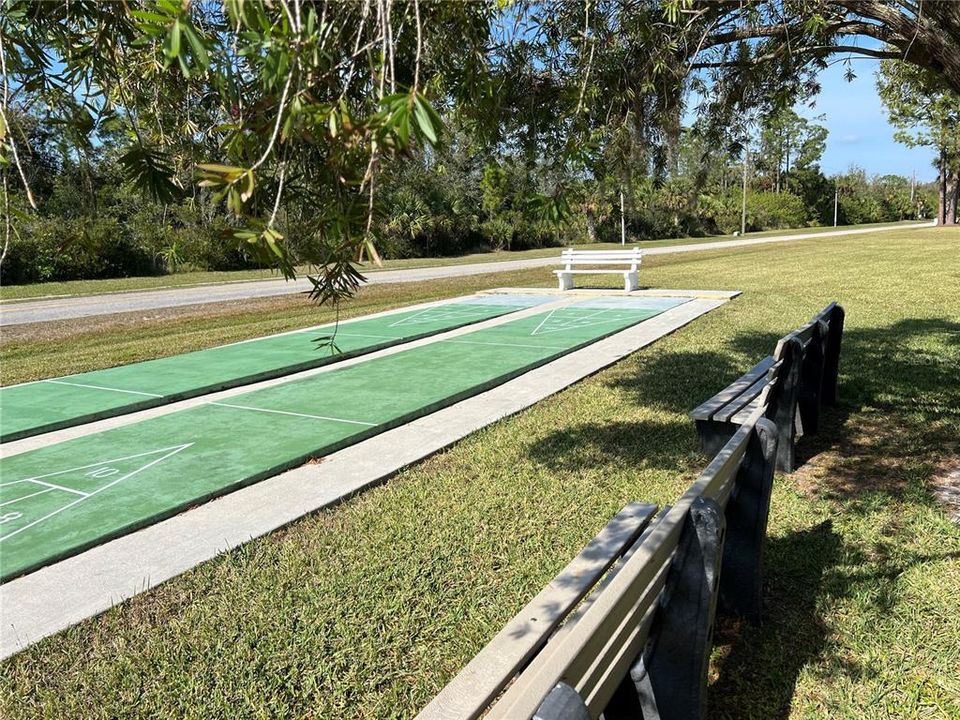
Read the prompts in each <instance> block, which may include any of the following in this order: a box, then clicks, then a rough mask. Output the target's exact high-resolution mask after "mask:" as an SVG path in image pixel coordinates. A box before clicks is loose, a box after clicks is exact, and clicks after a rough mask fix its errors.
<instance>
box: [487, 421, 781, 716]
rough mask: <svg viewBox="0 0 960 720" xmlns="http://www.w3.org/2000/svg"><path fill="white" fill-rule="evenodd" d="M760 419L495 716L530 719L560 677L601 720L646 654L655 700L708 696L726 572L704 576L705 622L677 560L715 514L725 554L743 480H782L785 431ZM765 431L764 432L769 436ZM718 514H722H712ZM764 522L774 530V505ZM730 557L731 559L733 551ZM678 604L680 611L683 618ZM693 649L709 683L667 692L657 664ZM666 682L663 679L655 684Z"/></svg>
mask: <svg viewBox="0 0 960 720" xmlns="http://www.w3.org/2000/svg"><path fill="white" fill-rule="evenodd" d="M759 414H760V412H759V411H758V416H759ZM756 422H757V425H755V424H754V423H749V424H746V425H744V426H742V427H741V429H740V430H739V431H738V432H737V433H736V434H735V435H734V436H733V437H732V438H731V439H730V441H729V442H728V443H727V445H726V446H725V447H724V448H723V450H722V451H721V452H720V453H719V454H718V455H717V456H716V457H715V458H714V459H713V461H712V462H711V463H710V464H709V465H708V466H707V468H706V469H705V470H704V471H703V473H702V474H701V475H700V477H699V478H698V479H697V481H696V482H694V483H693V484H692V485H691V486H690V488H689V489H688V490H687V491H686V492H685V493H684V494H683V495H682V496H681V497H680V499H679V500H678V501H677V503H676V504H675V505H673V506H672V507H669V508H665V509H664V511H663V512H661V514H660V515H659V516H658V517H657V519H656V520H655V521H654V522H653V523H651V524H650V526H649V527H647V528H646V529H645V530H644V532H643V533H642V534H641V535H640V537H639V538H638V540H637V541H636V543H635V544H634V545H633V547H632V548H630V550H629V551H628V552H627V553H626V555H625V556H624V558H623V560H621V561H620V562H619V563H618V564H617V565H616V566H615V567H614V570H613V572H611V574H610V575H608V576H607V578H605V579H604V581H603V582H602V583H601V584H600V585H599V586H598V588H597V590H596V591H595V592H594V593H593V594H591V595H590V596H589V597H587V599H586V600H585V601H584V602H583V604H582V605H581V606H580V607H579V608H578V609H577V611H576V612H575V613H573V614H572V615H571V617H570V618H569V619H568V620H567V622H566V623H565V624H564V625H563V626H562V627H561V628H560V629H559V630H558V631H557V632H556V633H555V634H554V636H553V637H552V638H551V639H550V641H549V642H548V643H547V644H546V645H545V647H544V648H543V649H542V650H541V651H540V653H538V654H537V655H536V656H535V657H534V658H533V659H532V660H531V661H530V663H529V665H528V666H527V667H526V668H525V669H524V670H523V672H522V673H520V674H519V675H518V676H517V678H516V679H515V680H514V682H513V684H511V685H510V686H509V687H508V688H507V690H506V692H505V693H504V694H503V695H502V696H501V697H500V699H499V700H498V701H497V702H496V704H494V706H493V707H492V708H491V709H490V712H489V714H488V715H487V717H488V718H491V719H493V718H504V719H506V718H509V719H510V720H514V719H516V720H521V719H523V718H530V717H532V716H533V715H534V713H536V712H537V709H538V707H539V706H540V705H541V703H542V702H543V701H544V699H545V698H546V697H547V695H548V694H549V693H550V692H551V691H552V690H553V689H554V688H555V687H556V686H557V684H558V683H563V684H565V685H568V686H569V687H571V688H573V689H574V690H576V692H577V694H578V695H579V696H580V697H581V698H582V699H583V702H584V704H585V706H586V710H587V714H588V715H589V717H592V718H597V717H599V716H600V714H601V713H602V712H603V711H604V709H605V708H606V707H607V704H608V703H609V702H610V700H611V698H612V697H613V696H614V693H615V692H616V691H617V689H618V687H619V686H620V685H621V683H622V682H624V679H625V678H627V677H628V675H629V673H630V670H631V668H632V667H634V666H635V664H636V662H637V658H638V655H640V657H641V662H642V663H644V664H645V666H646V668H647V670H648V671H649V675H650V676H651V677H650V679H651V680H652V681H653V685H654V687H651V691H650V698H649V699H650V700H651V701H654V702H656V700H654V698H659V700H660V701H661V702H663V701H666V702H669V703H671V707H674V708H675V709H676V703H695V704H696V703H702V702H703V697H704V693H705V688H706V670H707V663H708V661H709V652H710V649H709V648H710V628H712V625H713V613H714V609H715V601H716V597H717V592H716V591H717V590H718V589H719V585H720V584H721V583H720V582H719V579H718V578H717V576H716V575H714V576H713V577H707V578H704V582H703V583H702V584H703V586H704V588H706V589H707V593H708V596H712V597H702V598H700V603H699V606H698V607H697V608H695V609H694V611H695V612H694V614H695V615H698V617H697V622H692V621H691V618H690V609H691V608H689V607H684V608H676V607H674V608H673V610H671V609H670V605H671V603H674V602H676V598H678V597H682V596H685V597H688V598H689V592H678V591H677V588H678V587H679V586H683V585H684V583H686V582H687V580H688V579H685V578H683V577H681V576H682V575H683V573H684V572H686V571H685V570H680V571H678V569H677V565H678V563H679V562H682V560H683V558H684V557H685V556H686V555H688V554H689V553H688V552H687V551H686V550H685V546H686V545H688V544H689V542H690V536H691V535H693V534H697V535H699V534H701V530H702V528H703V526H704V522H702V519H703V518H704V517H707V518H708V520H707V522H706V523H705V524H706V526H707V527H708V528H712V530H710V531H709V532H708V533H707V534H708V535H710V534H712V536H713V540H714V544H713V550H714V552H716V553H720V552H723V550H722V547H723V536H724V529H723V528H724V524H725V521H724V510H725V508H727V507H728V505H729V504H730V501H731V498H732V497H734V496H735V495H736V493H737V487H738V483H740V482H741V480H743V479H744V478H745V477H746V476H747V475H750V474H753V475H757V474H758V473H760V474H764V475H765V476H767V477H768V481H767V484H768V485H769V484H771V483H772V478H773V445H775V434H774V431H773V428H772V426H771V424H770V423H769V421H767V420H764V419H762V418H759V417H758V418H757V420H756ZM760 435H762V436H763V437H762V438H760V437H759V436H760ZM758 438H759V439H758ZM758 443H759V445H758ZM757 447H761V448H765V450H762V452H765V456H764V457H760V458H758V457H756V456H755V455H756V448H757ZM767 502H769V500H767ZM711 515H712V518H713V519H712V521H710V519H709V516H711ZM762 520H763V522H762V524H763V530H764V531H765V528H766V514H765V513H764V515H763V518H762ZM699 539H700V540H702V539H703V538H699ZM694 544H697V542H696V541H695V543H694ZM708 544H709V543H708ZM702 550H703V548H700V547H698V548H697V549H696V552H695V553H694V554H695V555H699V554H700V553H701V552H702ZM698 563H699V565H700V566H701V567H703V566H704V565H710V563H705V562H703V559H702V558H701V559H700V560H697V561H695V562H694V563H693V564H694V565H697V564H698ZM723 563H724V565H723V566H724V567H725V564H726V555H725V554H724V561H723ZM720 567H721V563H720V562H719V557H716V558H715V562H714V563H713V568H714V572H718V571H719V569H720ZM708 574H709V569H708ZM696 584H697V583H696V582H695V583H694V585H696ZM710 588H712V590H710ZM757 588H758V589H759V585H757ZM689 589H690V588H689V587H686V588H685V590H689ZM677 610H679V611H680V612H679V616H678V614H677V612H676V611H677ZM671 614H672V615H673V619H671V617H670V615H671ZM684 625H685V626H686V628H687V629H686V630H684ZM694 626H696V627H694ZM697 627H699V630H697ZM668 630H669V632H668ZM690 630H693V631H694V635H696V636H697V637H695V638H692V639H691V637H689V636H688V637H683V638H677V635H678V634H683V633H684V632H688V635H689V631H690ZM658 643H666V645H668V646H669V651H664V652H662V653H660V655H659V656H658V657H656V658H654V657H652V656H650V654H649V653H650V651H651V648H654V647H656V645H657V644H658ZM690 652H693V653H695V654H698V655H699V656H698V657H696V658H694V664H695V665H696V664H699V665H700V668H699V672H697V671H694V672H692V673H691V674H692V675H694V676H695V677H693V678H692V683H693V685H694V686H696V685H702V689H701V691H700V692H695V693H692V694H691V693H690V692H688V690H689V687H686V688H685V689H684V691H683V692H679V693H677V694H676V695H675V696H674V697H666V696H669V695H670V694H671V693H670V689H669V688H668V687H666V685H669V684H670V681H669V679H667V678H665V677H664V676H663V674H662V673H660V674H659V676H658V677H656V679H654V677H655V676H657V675H658V673H656V672H655V671H654V665H655V664H657V663H658V662H660V663H662V662H666V663H668V664H670V663H673V662H675V660H676V657H677V655H678V654H684V655H685V654H687V653H690ZM690 659H691V658H690V657H689V656H688V657H684V658H683V662H681V664H683V665H687V666H688V667H687V670H688V671H689V670H690V667H689V665H690V663H689V660H690ZM658 684H659V685H660V686H661V687H659V688H658V687H655V686H656V685H658ZM681 684H683V683H681ZM671 715H673V712H671ZM676 716H677V717H681V716H683V717H692V716H688V715H684V714H683V713H677V714H676Z"/></svg>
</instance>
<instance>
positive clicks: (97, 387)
mask: <svg viewBox="0 0 960 720" xmlns="http://www.w3.org/2000/svg"><path fill="white" fill-rule="evenodd" d="M42 382H47V383H53V384H54V385H72V386H73V387H82V388H89V389H90V390H109V391H110V392H118V393H129V394H131V395H146V396H148V397H157V398H158V397H163V395H157V393H148V392H140V391H139V390H121V389H120V388H112V387H104V386H103V385H85V384H83V383H74V382H67V381H66V380H43V381H42Z"/></svg>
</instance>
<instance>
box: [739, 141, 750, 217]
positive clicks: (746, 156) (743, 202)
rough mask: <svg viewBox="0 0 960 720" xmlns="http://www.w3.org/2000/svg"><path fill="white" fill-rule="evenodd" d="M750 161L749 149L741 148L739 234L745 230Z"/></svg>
mask: <svg viewBox="0 0 960 720" xmlns="http://www.w3.org/2000/svg"><path fill="white" fill-rule="evenodd" d="M749 163H750V149H749V148H748V147H746V146H744V149H743V196H742V198H741V200H740V234H741V235H744V234H746V232H747V165H748V164H749Z"/></svg>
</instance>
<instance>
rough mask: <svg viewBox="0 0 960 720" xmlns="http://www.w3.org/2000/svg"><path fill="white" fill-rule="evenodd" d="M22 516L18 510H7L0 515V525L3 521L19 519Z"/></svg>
mask: <svg viewBox="0 0 960 720" xmlns="http://www.w3.org/2000/svg"><path fill="white" fill-rule="evenodd" d="M22 517H23V513H18V512H8V513H4V514H3V515H0V525H3V524H4V523H5V522H11V521H13V520H19V519H20V518H22Z"/></svg>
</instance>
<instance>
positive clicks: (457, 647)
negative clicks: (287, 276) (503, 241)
mask: <svg viewBox="0 0 960 720" xmlns="http://www.w3.org/2000/svg"><path fill="white" fill-rule="evenodd" d="M958 247H960V231H956V230H921V231H904V232H903V233H880V234H877V235H864V236H860V237H856V238H847V239H845V240H843V241H842V242H836V243H832V242H827V241H823V240H808V241H802V242H797V243H791V244H788V245H771V246H755V247H750V248H744V249H741V250H736V251H727V252H713V251H709V252H704V253H697V254H694V255H671V256H663V257H653V258H650V262H649V264H648V265H646V264H645V265H646V268H645V270H644V273H643V275H642V278H643V281H644V282H645V283H648V284H650V285H653V286H655V287H711V288H739V289H742V290H744V294H743V295H742V296H741V297H740V298H738V299H736V300H734V301H733V302H731V303H729V304H728V305H726V306H724V307H723V308H720V309H719V310H716V311H714V312H712V313H710V314H709V315H708V316H706V317H703V318H700V319H698V320H697V321H695V322H694V323H692V324H691V325H689V326H687V327H685V328H683V329H681V330H679V331H677V332H676V333H674V334H673V335H671V336H669V337H667V338H664V339H662V340H660V341H658V342H657V343H656V344H655V345H653V346H651V347H649V348H646V349H644V350H642V351H640V352H638V353H635V354H634V355H632V356H630V357H628V358H626V359H624V360H623V361H621V362H620V363H618V364H617V365H616V366H614V367H612V368H609V369H608V370H606V371H603V372H601V373H599V374H597V375H596V376H594V377H592V378H590V379H588V380H586V381H584V382H582V383H579V384H578V385H576V386H574V387H572V388H570V389H568V390H567V391H565V392H563V393H560V394H559V395H557V396H555V397H552V398H549V399H547V400H545V401H543V402H540V403H538V404H537V405H536V406H534V407H532V408H530V409H529V410H527V411H525V412H523V413H521V414H519V415H517V416H515V417H513V418H508V419H506V420H503V421H501V422H499V423H496V424H494V425H492V426H490V427H488V428H486V429H484V430H482V431H480V432H478V433H476V434H474V435H472V436H471V437H469V438H467V439H466V440H464V441H462V442H460V443H458V444H457V445H456V446H454V447H453V448H451V449H450V450H448V451H447V452H444V453H441V454H439V455H437V456H435V457H433V458H431V459H430V460H428V461H426V462H424V463H421V464H419V465H417V466H416V467H414V468H411V469H409V470H407V471H405V472H403V473H401V474H399V475H398V476H397V477H395V478H394V479H392V480H391V481H390V482H389V483H387V484H386V485H383V486H381V487H379V488H377V489H375V490H372V491H370V492H367V493H365V494H363V495H361V496H358V497H356V498H354V499H352V500H350V501H349V502H347V503H345V504H343V505H341V506H339V507H337V508H335V509H332V510H329V511H326V512H322V513H318V514H316V515H313V516H310V517H306V518H303V519H301V520H300V521H298V522H296V523H293V524H292V525H290V526H288V527H287V528H286V529H284V530H283V531H280V532H277V533H274V534H272V535H270V536H268V537H266V538H262V539H260V540H255V541H253V542H251V543H249V544H247V545H246V546H244V547H242V548H240V549H238V550H236V551H233V552H230V553H226V554H224V555H222V556H221V557H219V558H217V559H216V560H214V561H211V562H208V563H205V564H204V565H202V566H200V567H198V568H195V569H194V570H192V571H190V572H188V573H186V574H184V575H182V576H181V577H179V578H176V579H174V580H172V581H170V582H167V583H166V584H164V585H162V586H161V587H159V588H157V589H155V590H153V591H150V592H148V593H145V594H143V595H140V596H138V597H136V598H134V599H132V600H130V601H127V602H125V603H123V604H122V605H120V606H119V607H117V608H114V609H113V610H111V611H110V612H108V613H106V614H104V615H103V616H101V617H98V618H94V619H92V620H89V621H87V622H84V623H82V624H80V625H79V626H77V627H74V628H72V629H70V630H67V631H65V632H64V633H61V634H60V635H58V636H56V637H54V638H48V639H47V640H45V641H42V642H40V643H38V644H37V645H35V646H33V647H31V648H29V649H28V650H26V651H25V652H23V653H21V654H19V655H17V656H15V657H14V658H12V659H10V660H8V661H6V662H4V663H3V664H2V665H0V716H2V717H4V718H25V717H56V718H112V717H131V716H138V717H204V718H234V717H264V718H266V717H271V718H274V717H277V718H286V717H317V718H320V717H324V718H326V717H330V718H380V717H390V718H393V717H397V718H399V717H410V716H412V715H413V714H415V712H416V710H417V709H419V708H420V707H422V706H423V705H424V704H425V703H426V702H427V701H428V700H429V698H430V697H431V696H432V695H433V694H434V693H435V692H436V691H437V690H439V688H440V687H442V686H443V684H444V683H445V682H446V681H447V680H449V679H450V678H451V677H452V676H453V675H454V674H455V673H456V672H457V671H458V669H459V668H460V667H461V666H462V665H463V664H464V663H465V662H466V661H467V660H468V659H469V658H470V657H471V656H472V655H473V654H475V653H476V652H477V651H478V650H479V649H480V648H481V647H482V646H483V645H484V644H485V642H486V641H487V640H488V639H489V638H490V637H492V636H493V635H494V634H495V633H496V632H497V631H498V630H499V628H500V627H501V626H502V624H503V623H504V622H505V621H506V620H507V619H509V618H510V617H511V616H512V615H513V614H514V613H515V612H516V611H517V610H518V609H519V608H520V607H521V606H522V605H523V604H524V603H525V602H526V601H527V600H528V599H529V598H530V597H531V596H532V595H533V594H535V593H536V592H537V591H539V589H540V588H541V587H542V586H543V585H544V584H545V583H546V582H547V581H548V580H549V579H550V578H551V577H552V576H553V574H554V573H555V572H556V571H557V570H559V569H560V568H561V567H562V566H563V565H564V564H565V563H566V562H567V561H568V560H569V558H570V557H571V556H572V555H573V554H574V553H575V552H576V551H577V550H579V548H580V547H581V546H582V545H583V544H584V543H585V542H586V541H587V540H588V539H589V538H590V537H592V536H593V535H594V534H595V533H596V532H597V530H598V529H599V528H600V527H602V526H603V525H604V524H605V522H606V521H607V519H609V517H610V516H611V515H613V514H614V513H615V512H616V511H617V510H618V509H619V508H620V507H622V506H623V505H624V504H626V503H627V502H629V501H632V500H649V501H653V502H658V503H669V502H671V501H672V500H673V499H675V498H676V497H677V496H678V495H679V494H680V493H681V492H682V491H683V489H684V488H685V487H686V486H687V485H688V484H689V482H690V481H691V480H692V479H693V478H694V477H695V476H696V474H697V472H698V471H699V470H700V469H701V468H702V467H703V466H704V464H705V462H706V459H705V458H703V457H702V456H700V455H699V453H698V452H697V444H696V438H695V433H694V429H693V424H692V423H691V422H690V421H689V420H688V418H687V416H686V413H687V411H688V410H689V409H690V408H692V407H693V406H695V405H696V404H698V403H699V402H701V401H702V400H704V399H705V398H706V397H708V396H710V395H712V394H713V393H715V392H716V391H717V390H718V389H720V388H721V387H722V386H724V385H725V384H726V383H728V382H730V381H731V380H733V379H734V378H735V377H737V376H738V375H739V374H740V373H741V372H743V371H744V370H745V369H746V368H748V367H749V366H751V365H752V364H753V363H755V362H756V361H757V360H758V359H759V358H760V357H762V356H763V355H766V354H768V353H769V352H770V351H771V350H772V348H773V345H774V343H775V341H776V339H777V338H778V337H779V336H781V335H782V334H784V333H785V332H787V331H788V330H790V329H792V328H793V327H795V326H797V325H799V324H801V323H802V322H804V321H806V320H807V319H808V318H809V317H810V316H811V315H812V314H813V313H814V312H816V311H817V310H819V309H820V308H822V307H823V306H824V305H825V304H826V303H827V302H829V301H830V300H834V299H836V300H839V301H840V302H841V303H842V304H843V305H844V306H845V308H846V310H847V323H846V325H847V332H846V335H845V337H844V345H843V354H842V357H841V377H840V396H841V404H840V407H839V408H838V409H836V410H828V411H826V413H825V417H824V420H823V423H824V428H823V432H822V433H821V435H820V436H819V437H818V438H808V439H806V440H805V441H804V442H803V443H802V445H801V457H805V458H806V462H805V463H804V464H803V465H802V466H801V467H800V469H799V470H798V471H797V472H795V473H792V474H789V475H781V476H778V478H777V482H776V485H775V491H774V497H773V503H772V510H771V520H770V527H769V531H768V542H767V546H766V564H767V570H766V578H765V601H766V613H767V618H766V621H765V623H764V624H763V625H762V626H761V627H758V628H753V627H742V626H738V625H736V624H732V623H724V624H722V625H721V626H720V627H719V628H718V630H717V634H716V640H717V648H716V651H715V653H714V658H713V662H712V665H711V686H710V687H711V692H710V715H711V717H713V718H764V719H765V718H788V717H789V718H821V717H827V718H849V719H851V720H853V719H857V720H860V719H861V718H866V719H870V720H872V719H877V720H880V719H881V718H925V719H926V718H943V719H945V720H946V719H951V720H952V719H955V718H957V717H960V679H958V678H960V642H958V641H957V639H958V637H960V528H958V526H957V525H956V524H955V523H954V522H952V521H951V520H950V518H949V517H948V513H947V510H946V509H945V508H944V507H943V506H941V505H939V504H937V502H936V501H935V500H934V499H933V496H932V492H931V489H932V487H933V486H934V485H936V484H938V483H942V482H945V478H946V477H947V475H948V474H949V471H950V470H951V469H952V468H956V467H957V466H958V465H960V293H958V292H957V288H958V287H960V253H958V252H957V248H958ZM520 283H527V284H533V283H538V284H542V285H549V284H551V283H552V277H550V276H547V275H546V273H545V272H544V271H543V270H542V269H541V270H538V271H528V272H523V273H510V274H500V275H487V276H482V277H476V278H465V279H463V280H461V281H457V282H456V283H450V284H444V283H425V284H423V285H422V286H420V287H419V288H394V289H389V288H386V287H382V288H369V289H368V290H366V291H364V293H363V294H361V296H360V297H359V298H358V299H357V300H356V301H354V302H352V303H350V304H349V306H348V308H347V311H348V312H372V311H374V310H376V309H379V308H381V307H385V306H387V305H391V304H402V303H405V302H412V301H415V300H420V299H426V298H428V297H436V296H441V295H452V294H457V293H458V292H461V291H464V290H469V289H472V288H473V287H476V286H479V285H481V284H482V285H485V286H487V287H492V286H495V285H508V284H510V285H513V284H520ZM378 293H379V294H378ZM294 307H295V301H294V300H292V299H285V300H284V301H283V303H278V304H274V305H269V306H264V307H262V308H261V309H259V310H255V309H254V308H253V307H252V306H251V305H250V304H247V305H244V306H242V307H241V308H239V309H237V311H236V312H235V313H234V314H230V313H222V314H219V315H216V316H209V315H208V316H199V315H198V316H190V315H178V316H172V317H171V318H167V319H162V320H160V321H157V322H156V323H153V324H151V323H149V322H141V323H140V326H139V327H136V328H135V327H134V325H135V323H134V322H133V320H130V321H129V322H130V323H131V324H130V325H129V326H128V327H126V328H125V326H124V325H123V323H124V322H128V321H127V320H124V319H119V320H117V321H116V322H118V323H120V325H118V326H117V327H114V328H113V329H110V328H106V327H103V326H101V327H100V329H101V330H103V331H104V338H105V339H104V340H103V343H102V345H101V346H100V347H99V348H98V350H97V352H96V355H95V356H94V355H92V354H91V355H89V356H88V355H84V353H83V351H82V350H81V349H79V348H78V347H77V346H78V345H82V344H85V343H86V342H87V341H88V340H90V338H89V337H87V336H85V335H84V334H83V333H84V332H89V331H90V326H80V325H76V324H74V326H75V327H74V328H73V332H72V334H71V329H70V328H66V327H63V328H61V329H59V330H56V329H55V330H52V331H50V332H49V333H48V335H47V336H46V337H45V338H41V339H35V340H27V339H26V338H25V337H21V338H19V339H16V338H15V339H9V338H6V337H5V340H4V356H3V361H4V370H5V375H6V373H7V368H8V364H9V365H12V367H13V368H14V374H15V375H17V374H19V376H21V377H26V376H28V375H29V374H30V372H31V371H30V370H29V363H30V362H32V360H31V358H36V357H37V353H44V354H50V355H54V354H57V355H58V357H57V359H56V361H54V360H51V361H49V363H48V364H45V365H43V370H41V371H39V374H44V373H48V374H49V373H52V372H58V373H59V372H64V371H67V370H70V371H72V370H75V369H81V368H83V369H85V368H87V367H93V366H95V365H97V364H98V363H99V364H100V365H106V364H112V363H114V362H118V361H122V360H123V359H124V358H126V357H130V356H133V357H141V356H147V355H149V354H151V353H152V354H161V353H166V352H167V350H168V349H170V348H171V347H173V348H177V349H179V348H183V349H185V348H189V347H197V346H200V345H206V344H214V343H216V342H221V341H223V340H227V339H236V338H239V337H242V336H246V335H251V334H258V333H265V332H270V331H274V330H279V329H283V327H289V326H292V325H296V324H298V323H299V324H304V323H305V322H314V321H318V320H317V317H318V314H317V313H316V311H312V312H311V313H310V314H309V315H308V313H307V311H306V310H303V314H302V315H299V316H297V315H296V314H295V313H294V312H291V310H290V309H291V308H294ZM281 311H282V312H283V313H290V316H289V317H278V313H280V312H281ZM321 314H322V313H321ZM84 327H86V328H87V329H86V330H84ZM137 332H139V333H141V334H139V335H138V334H137ZM138 344H139V345H141V347H138ZM18 348H19V349H18ZM59 355H62V356H63V357H64V360H63V363H59V362H58V361H59V360H60V357H59ZM8 356H11V357H12V359H10V358H8ZM261 441H262V442H269V438H264V439H262V440H261Z"/></svg>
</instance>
